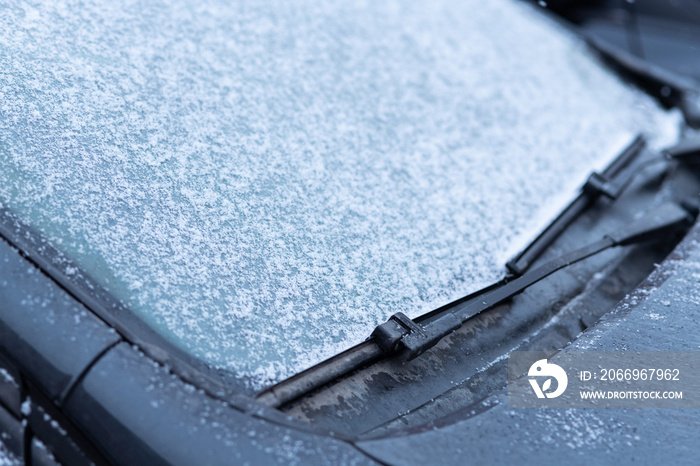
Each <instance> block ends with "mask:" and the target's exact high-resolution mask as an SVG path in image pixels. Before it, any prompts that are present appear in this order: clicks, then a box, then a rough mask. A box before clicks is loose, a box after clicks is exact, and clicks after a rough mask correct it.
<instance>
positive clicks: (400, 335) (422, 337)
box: [372, 203, 696, 360]
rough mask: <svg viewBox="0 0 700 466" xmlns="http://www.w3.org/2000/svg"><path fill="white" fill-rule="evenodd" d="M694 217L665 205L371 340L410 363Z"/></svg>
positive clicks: (398, 317) (394, 323)
mask: <svg viewBox="0 0 700 466" xmlns="http://www.w3.org/2000/svg"><path fill="white" fill-rule="evenodd" d="M694 215H696V214H695V213H693V214H691V212H689V211H688V210H686V209H685V208H682V207H680V206H678V205H677V204H674V203H665V204H662V205H660V206H659V207H657V208H655V209H654V210H652V211H651V212H649V213H648V214H647V215H645V216H644V217H643V218H642V219H640V220H638V221H637V222H634V223H632V224H630V225H627V226H625V227H624V228H622V229H620V230H619V231H617V232H615V233H611V234H608V235H605V236H604V237H603V238H601V239H600V240H598V241H596V242H594V243H592V244H589V245H588V246H585V247H583V248H581V249H577V250H575V251H573V252H570V253H568V254H566V255H564V256H561V257H559V258H557V259H554V260H552V261H550V262H547V263H546V264H544V265H542V266H540V267H538V268H536V269H534V270H532V271H530V272H528V273H526V274H524V275H523V276H521V277H519V278H517V279H515V280H513V281H511V282H508V283H506V284H505V285H503V286H502V287H500V288H497V289H495V290H493V291H491V292H489V293H486V294H485V295H483V296H481V297H480V298H479V299H477V300H475V301H472V302H469V303H466V304H464V305H462V306H459V307H457V308H456V309H453V310H451V311H450V312H448V313H446V314H445V315H443V316H441V317H438V318H437V319H435V320H433V321H431V322H429V323H427V324H426V325H421V324H418V323H416V322H414V321H412V320H411V319H408V317H406V316H405V315H404V314H401V313H398V314H395V315H393V316H391V318H390V319H389V320H388V321H387V322H385V323H383V324H381V325H380V326H378V327H377V328H376V329H375V330H374V333H373V334H372V336H373V338H374V340H375V342H377V344H378V345H379V346H380V347H381V348H382V350H383V351H384V352H385V353H390V354H399V355H400V356H402V357H404V358H405V359H407V360H411V359H414V358H415V357H417V356H419V355H421V354H422V353H424V352H425V351H426V350H428V349H429V348H431V347H433V346H435V344H436V343H437V342H438V341H440V340H441V339H442V338H444V337H445V336H447V335H448V334H450V333H451V332H453V331H454V330H456V329H457V328H459V327H460V326H461V325H462V324H463V323H464V322H466V321H467V320H469V319H471V318H472V317H474V316H476V315H478V314H480V313H481V312H483V311H485V310H487V309H490V308H492V307H494V306H496V305H497V304H500V303H502V302H503V301H505V300H507V299H509V298H511V297H513V296H515V295H516V294H518V293H520V292H521V291H523V290H524V289H525V288H527V287H529V286H531V285H533V284H535V283H537V282H539V281H540V280H542V279H544V278H546V277H548V276H549V275H551V274H553V273H554V272H556V271H558V270H561V269H563V268H565V267H568V266H569V265H572V264H575V263H576V262H580V261H582V260H584V259H586V258H588V257H591V256H593V255H595V254H598V253H600V252H602V251H605V250H606V249H609V248H612V247H615V246H627V245H630V244H635V243H640V242H643V241H650V240H654V239H660V238H664V237H665V236H666V235H669V234H672V233H674V232H676V231H678V230H679V229H681V228H682V227H683V226H688V225H690V224H691V223H692V221H693V220H694Z"/></svg>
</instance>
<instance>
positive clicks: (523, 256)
mask: <svg viewBox="0 0 700 466" xmlns="http://www.w3.org/2000/svg"><path fill="white" fill-rule="evenodd" d="M645 145H646V141H645V139H644V137H643V136H642V135H638V136H637V137H636V138H635V139H634V140H633V141H632V143H630V145H629V146H627V148H625V150H623V151H622V152H621V153H620V154H619V155H618V156H617V157H616V158H615V159H614V160H613V161H612V162H611V163H610V164H609V165H608V166H607V167H606V168H605V170H603V171H602V172H601V173H595V172H594V173H593V174H591V176H589V177H588V180H587V181H586V183H584V185H583V186H582V187H581V193H580V194H579V195H578V196H577V197H576V198H575V199H574V200H573V201H572V202H571V203H570V204H569V205H568V206H567V207H566V208H565V209H564V210H563V211H562V212H561V214H559V216H558V217H557V218H556V219H554V221H553V222H552V223H550V224H549V226H548V227H547V228H545V229H544V231H542V233H540V235H539V236H538V237H537V238H536V239H535V240H534V241H533V242H532V243H530V245H528V246H527V247H526V248H525V249H524V250H522V251H521V252H520V253H518V254H517V255H516V256H515V257H514V258H513V259H511V260H510V261H508V262H507V263H506V267H507V269H508V271H509V272H510V273H511V274H513V275H515V276H520V275H522V274H523V273H525V271H526V270H527V269H529V268H530V266H531V265H532V263H533V262H534V261H535V260H536V259H537V258H538V257H540V255H541V254H542V253H543V252H544V251H545V249H547V247H549V245H550V244H552V242H554V240H556V239H557V238H558V237H559V236H560V235H561V233H562V232H563V231H564V230H566V228H567V227H568V226H569V225H570V224H571V223H572V222H573V221H574V220H576V218H578V217H579V216H580V215H581V214H582V213H583V212H584V211H585V210H586V209H588V208H589V207H590V206H591V205H593V203H594V202H595V201H596V200H597V199H598V198H599V197H601V196H605V197H607V198H609V199H616V198H617V197H618V196H619V195H620V193H621V192H622V190H623V189H624V188H625V187H626V186H627V184H628V183H629V180H630V178H631V176H634V174H635V173H636V172H635V173H632V174H627V176H626V177H625V176H621V175H622V173H623V170H624V169H625V168H626V167H627V166H629V165H630V164H631V163H632V161H634V159H635V158H636V157H637V156H638V155H639V153H640V152H641V151H642V149H643V148H644V146H645Z"/></svg>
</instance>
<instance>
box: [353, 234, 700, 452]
mask: <svg viewBox="0 0 700 466" xmlns="http://www.w3.org/2000/svg"><path fill="white" fill-rule="evenodd" d="M699 264H700V227H698V226H696V227H694V229H693V230H692V231H691V233H690V234H689V235H688V236H687V237H686V238H685V239H684V241H683V242H682V243H681V244H680V245H679V246H678V247H677V248H676V249H675V251H674V252H673V253H672V254H671V256H670V257H669V258H668V259H667V260H666V261H665V262H664V263H663V264H662V265H661V266H660V267H659V268H657V270H656V271H655V272H654V273H653V274H652V275H651V276H650V277H649V278H648V279H647V280H645V282H644V283H642V284H641V286H640V287H639V288H638V289H637V291H635V292H634V293H632V294H631V295H630V296H628V297H627V298H626V299H625V300H623V301H622V302H621V303H620V304H619V305H618V306H617V307H616V308H615V309H614V310H613V311H612V312H610V313H609V314H607V316H606V317H605V318H603V320H602V321H601V322H600V323H598V324H597V325H596V326H594V327H593V328H591V329H589V330H588V331H587V332H584V333H583V334H582V335H581V336H580V337H579V338H578V339H576V341H575V342H573V343H572V344H571V345H569V346H568V347H567V348H566V349H570V350H572V351H575V350H597V351H664V350H669V351H698V338H697V335H698V334H700V306H699V305H698V302H700V301H699V299H700V296H699V295H698V290H699V289H700V288H699V287H698V279H697V277H696V274H697V270H698V267H699ZM650 315H651V316H653V317H654V318H651V317H650ZM551 362H554V363H556V356H554V358H553V359H551ZM698 432H700V417H698V415H697V410H695V409H575V410H574V409H571V410H566V409H527V410H525V409H523V410H517V409H509V408H508V404H507V398H506V394H505V392H503V391H501V392H497V393H495V394H493V395H492V396H490V397H488V398H486V399H484V400H483V401H481V402H477V403H474V404H473V405H472V406H470V407H469V408H465V409H463V410H461V411H459V412H457V413H452V414H451V415H449V416H447V417H445V418H443V419H442V420H439V421H433V422H429V423H427V424H424V425H420V426H416V427H413V428H411V429H409V430H408V431H405V432H404V435H401V436H395V437H386V438H379V439H373V440H367V441H363V442H360V443H359V444H358V445H359V446H360V448H362V449H363V450H365V451H366V452H368V453H370V454H372V455H373V456H374V457H376V458H379V459H380V460H384V461H388V462H391V463H393V464H406V465H412V464H416V465H419V464H427V463H430V462H432V461H434V458H437V457H439V458H440V462H441V463H442V464H465V463H470V464H525V465H541V464H562V463H566V464H571V463H573V464H688V465H690V464H697V459H698V457H700V444H699V443H698V442H697V438H698ZM446 452H449V453H446Z"/></svg>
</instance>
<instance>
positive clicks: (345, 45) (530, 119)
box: [0, 0, 679, 388]
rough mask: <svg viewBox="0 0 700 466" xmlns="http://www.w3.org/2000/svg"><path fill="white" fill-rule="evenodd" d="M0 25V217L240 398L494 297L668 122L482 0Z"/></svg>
mask: <svg viewBox="0 0 700 466" xmlns="http://www.w3.org/2000/svg"><path fill="white" fill-rule="evenodd" d="M230 3H232V4H230ZM0 9H1V11H2V14H0V27H1V28H2V31H3V33H2V34H0V200H1V201H2V203H3V205H4V206H6V207H8V208H10V209H12V210H13V211H14V212H16V213H18V214H19V215H20V216H21V218H22V219H23V220H24V221H25V222H26V223H28V224H29V225H31V226H32V227H34V228H35V229H36V230H38V231H39V232H41V233H42V234H43V235H45V236H46V237H47V238H49V239H50V240H51V241H52V242H53V244H54V245H55V246H56V247H57V248H59V249H60V250H62V251H63V252H64V253H65V254H66V255H67V256H69V257H70V258H71V259H72V260H73V261H74V262H75V263H77V264H78V265H79V266H80V267H81V268H82V269H83V270H84V271H85V272H86V273H87V274H89V275H91V276H92V277H93V278H94V279H95V280H96V281H97V282H99V283H100V284H101V285H102V286H104V287H105V288H106V289H107V290H109V291H110V292H111V293H113V294H114V295H115V296H116V297H118V298H119V299H120V300H122V301H123V302H124V303H125V304H126V305H127V306H128V307H130V308H131V309H132V310H133V311H134V312H135V313H137V314H138V315H139V316H140V317H141V318H142V319H143V320H144V321H146V322H147V323H148V324H149V325H150V326H152V327H153V328H154V329H156V330H157V331H158V332H159V333H161V334H162V335H164V336H165V337H166V338H168V339H169V340H171V341H172V342H174V343H175V344H177V345H178V346H180V347H182V348H183V349H185V350H186V351H188V352H190V353H191V354H193V355H195V356H197V357H200V358H202V359H203V360H204V361H206V362H207V363H209V364H211V365H212V366H215V367H217V368H222V369H228V370H231V371H233V372H235V373H236V374H237V375H239V376H241V377H245V378H247V379H248V380H249V381H250V382H249V383H250V384H251V387H254V388H260V387H262V386H263V385H265V384H268V383H271V382H274V381H277V380H280V379H281V378H284V377H286V376H289V375H291V374H293V373H295V372H298V371H300V370H301V369H304V368H306V367H308V366H310V365H312V364H313V363H316V362H319V361H320V360H322V359H324V358H326V357H328V356H331V355H332V354H335V353H337V352H338V351H340V350H342V349H345V348H346V347H348V346H350V345H352V344H355V343H358V342H359V341H361V340H363V339H364V338H366V337H367V336H368V335H369V334H370V332H371V330H372V328H373V327H374V326H375V325H377V324H378V323H380V322H383V321H384V320H386V319H387V318H388V317H389V316H390V315H391V314H393V313H395V312H398V311H401V312H404V313H405V314H407V315H408V316H416V315H419V314H422V313H424V312H427V311H429V310H431V309H434V308H436V307H438V306H441V305H443V304H445V303H447V302H449V301H451V300H454V299H456V298H459V297H461V296H463V295H465V294H467V293H469V292H470V291H474V290H476V289H478V288H480V287H482V286H484V285H486V284H488V283H490V282H492V281H494V280H496V279H498V278H500V277H501V276H502V274H503V272H504V263H505V260H506V259H507V258H508V257H509V255H510V254H512V253H513V252H515V251H516V250H517V249H518V248H519V247H521V246H523V245H524V244H525V243H526V242H527V241H529V240H530V239H532V237H533V234H534V233H535V232H536V231H537V230H538V229H540V228H542V227H543V226H544V225H545V224H546V223H547V222H548V221H549V220H550V219H551V217H552V216H553V215H554V214H555V213H556V212H557V209H559V208H561V207H562V206H563V204H564V203H565V202H566V201H567V200H568V199H569V198H570V196H571V195H572V194H573V193H574V190H575V189H576V188H577V187H578V186H580V184H581V183H582V182H583V181H584V179H585V177H586V175H587V174H588V173H589V172H590V171H591V170H593V169H594V168H599V167H601V166H603V165H604V164H605V163H606V162H607V161H608V160H609V159H610V158H612V157H613V156H614V155H615V153H616V151H618V150H619V149H621V148H622V147H623V146H624V145H625V144H626V143H628V142H629V141H630V140H631V139H632V137H633V136H634V135H635V134H636V133H637V132H638V131H642V132H645V133H646V134H647V135H648V136H650V137H652V138H657V139H656V140H657V141H659V138H666V139H667V140H668V138H669V137H670V138H673V137H674V134H675V133H674V132H675V129H674V128H676V126H677V124H678V121H679V120H678V118H677V116H676V115H675V114H667V113H665V112H663V111H661V110H660V109H659V108H658V107H656V106H655V104H654V103H652V102H651V100H650V99H649V98H647V97H645V96H644V95H641V94H640V93H639V92H637V91H634V90H632V89H630V88H629V87H627V86H626V85H623V84H622V83H621V82H620V81H618V79H616V78H615V77H614V76H613V75H612V74H611V73H610V72H609V71H607V70H605V69H604V68H602V67H601V66H600V65H599V63H598V62H597V61H596V60H595V59H594V58H593V57H592V55H591V53H590V52H589V51H588V50H587V49H586V47H585V46H584V45H583V44H582V43H581V41H580V40H578V39H576V38H575V37H573V36H572V35H571V34H570V33H568V32H567V31H565V30H564V29H563V28H562V27H560V26H558V25H557V24H555V23H554V22H551V21H549V20H547V19H546V18H544V17H540V16H539V14H538V13H536V12H535V11H534V10H532V9H531V8H529V7H526V6H524V5H522V4H517V3H515V2H511V1H507V0H492V1H488V2H484V1H477V0H469V1H462V2H453V1H448V0H444V1H443V0H436V1H431V2H424V1H405V0H401V1H386V2H364V1H348V2H317V1H306V0H300V1H296V2H260V1H238V2H228V1H223V0H221V1H217V0H202V1H197V2H191V1H179V0H168V1H154V2H146V3H143V2H121V1H118V2H96V1H81V2H72V1H70V0H69V1H67V2H46V3H44V4H41V5H33V6H31V5H29V4H20V3H19V2H18V3H14V2H13V3H12V4H11V5H9V6H8V5H7V4H6V5H5V6H2V7H0ZM66 273H67V274H69V275H70V274H72V273H75V270H66Z"/></svg>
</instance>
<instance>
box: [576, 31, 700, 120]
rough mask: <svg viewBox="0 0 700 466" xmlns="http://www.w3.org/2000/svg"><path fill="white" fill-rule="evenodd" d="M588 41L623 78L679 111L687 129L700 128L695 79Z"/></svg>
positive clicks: (699, 99)
mask: <svg viewBox="0 0 700 466" xmlns="http://www.w3.org/2000/svg"><path fill="white" fill-rule="evenodd" d="M584 36H585V33H584ZM585 38H586V41H587V42H588V44H589V45H590V46H591V47H593V48H594V49H595V50H597V51H598V52H599V53H600V54H601V55H602V57H603V58H604V59H605V60H606V61H607V62H608V63H610V64H611V65H613V67H614V68H615V69H616V70H617V71H618V72H619V73H620V74H622V75H624V76H626V77H628V78H630V79H632V80H633V81H634V82H635V83H637V85H639V86H640V87H642V88H643V89H645V90H646V91H647V92H649V93H650V94H652V95H654V96H656V97H657V98H658V99H659V100H660V101H661V103H663V104H664V105H665V106H667V107H678V108H679V109H680V110H681V112H682V113H683V117H684V118H685V122H686V123H687V124H688V126H690V127H691V128H696V129H698V128H700V86H698V83H697V82H696V81H695V80H694V79H691V78H687V77H685V76H681V75H678V74H676V73H673V72H671V71H668V70H666V69H664V68H661V67H659V66H656V65H653V64H651V63H649V62H648V61H646V60H644V59H642V58H639V57H637V56H635V55H633V54H631V53H629V52H627V51H625V50H623V49H620V48H618V47H615V46H613V45H610V44H608V43H607V42H605V41H602V40H600V39H598V38H596V37H592V36H585Z"/></svg>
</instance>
